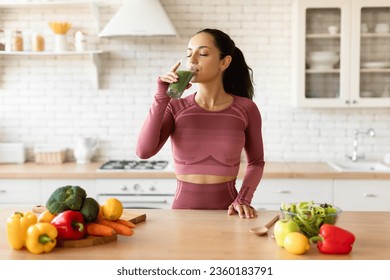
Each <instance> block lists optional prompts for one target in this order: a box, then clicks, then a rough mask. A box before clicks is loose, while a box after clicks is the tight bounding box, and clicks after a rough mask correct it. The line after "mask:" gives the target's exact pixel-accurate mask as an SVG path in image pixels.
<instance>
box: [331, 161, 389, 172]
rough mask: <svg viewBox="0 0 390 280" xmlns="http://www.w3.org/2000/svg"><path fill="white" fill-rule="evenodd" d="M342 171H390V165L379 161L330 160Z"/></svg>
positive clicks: (334, 166)
mask: <svg viewBox="0 0 390 280" xmlns="http://www.w3.org/2000/svg"><path fill="white" fill-rule="evenodd" d="M328 164H329V165H330V166H331V167H333V168H334V169H336V170H337V171H340V172H390V167H389V166H387V165H384V164H383V163H381V162H379V161H356V162H353V161H329V162H328Z"/></svg>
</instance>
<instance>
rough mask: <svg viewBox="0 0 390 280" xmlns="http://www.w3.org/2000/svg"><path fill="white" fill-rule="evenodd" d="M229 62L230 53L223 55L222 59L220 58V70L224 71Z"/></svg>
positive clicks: (230, 60)
mask: <svg viewBox="0 0 390 280" xmlns="http://www.w3.org/2000/svg"><path fill="white" fill-rule="evenodd" d="M230 62H232V57H231V56H230V55H227V56H225V57H224V58H223V59H222V60H221V66H220V67H221V70H222V71H225V70H226V68H228V67H229V65H230Z"/></svg>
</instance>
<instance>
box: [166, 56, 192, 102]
mask: <svg viewBox="0 0 390 280" xmlns="http://www.w3.org/2000/svg"><path fill="white" fill-rule="evenodd" d="M194 72H195V68H194V66H192V65H183V63H181V64H180V65H179V68H178V70H176V74H177V75H178V76H179V78H178V80H177V82H174V83H172V84H170V85H169V87H168V90H167V94H168V96H170V97H171V98H173V99H180V98H181V96H182V95H183V92H184V91H185V89H186V87H187V85H188V84H189V82H190V81H191V79H192V77H193V75H194Z"/></svg>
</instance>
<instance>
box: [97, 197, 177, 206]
mask: <svg viewBox="0 0 390 280" xmlns="http://www.w3.org/2000/svg"><path fill="white" fill-rule="evenodd" d="M113 196H115V197H116V198H117V199H119V200H120V201H121V202H122V205H123V208H125V209H171V207H172V202H173V199H174V195H139V194H135V195H132V194H126V195H121V194H115V195H113V194H99V195H98V202H99V204H103V202H104V201H105V200H107V199H108V198H110V197H113Z"/></svg>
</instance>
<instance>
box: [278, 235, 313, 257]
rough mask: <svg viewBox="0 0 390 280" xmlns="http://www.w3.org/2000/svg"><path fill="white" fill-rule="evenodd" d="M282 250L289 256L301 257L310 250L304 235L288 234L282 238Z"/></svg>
mask: <svg viewBox="0 0 390 280" xmlns="http://www.w3.org/2000/svg"><path fill="white" fill-rule="evenodd" d="M284 249H286V251H287V252H289V253H291V254H295V255H301V254H304V253H306V252H307V251H308V250H309V249H310V242H309V239H308V238H307V237H306V236H305V235H304V234H302V233H300V232H290V233H289V234H287V235H286V237H285V238H284Z"/></svg>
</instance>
